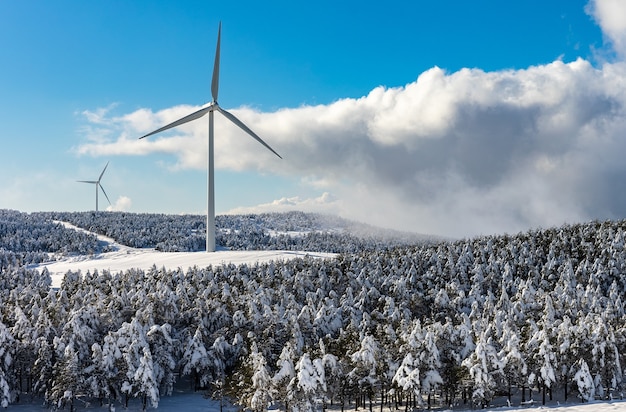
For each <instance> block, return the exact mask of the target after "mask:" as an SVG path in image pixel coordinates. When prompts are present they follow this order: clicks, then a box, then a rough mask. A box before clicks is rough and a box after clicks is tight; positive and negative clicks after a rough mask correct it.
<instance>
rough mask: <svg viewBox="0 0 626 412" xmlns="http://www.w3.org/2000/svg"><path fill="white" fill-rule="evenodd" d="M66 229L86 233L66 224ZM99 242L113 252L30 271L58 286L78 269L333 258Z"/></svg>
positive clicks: (104, 239) (102, 238)
mask: <svg viewBox="0 0 626 412" xmlns="http://www.w3.org/2000/svg"><path fill="white" fill-rule="evenodd" d="M61 223H63V225H65V226H66V227H70V228H72V229H75V230H81V231H85V230H84V229H80V228H77V227H75V226H72V225H70V224H68V223H64V222H61ZM97 236H98V239H99V240H100V242H103V243H105V244H107V245H109V246H111V247H112V248H113V249H114V251H112V252H106V253H99V254H95V255H90V256H73V257H66V258H63V259H62V260H58V261H55V262H46V263H42V264H39V265H33V266H30V268H32V269H39V270H41V269H43V268H44V267H46V268H48V272H49V273H50V276H51V277H52V286H53V287H59V286H60V285H61V281H62V280H63V276H64V275H65V274H66V273H67V271H69V270H72V271H77V270H80V271H81V272H82V273H87V271H91V272H93V271H94V270H96V269H97V270H98V271H102V270H109V271H111V273H118V272H120V271H121V272H123V271H125V270H127V269H131V268H135V269H144V270H148V269H150V268H151V267H152V266H154V265H156V267H157V268H159V269H160V268H162V267H164V268H166V269H178V268H181V269H183V270H186V269H187V268H190V267H194V266H197V267H207V266H209V265H211V266H218V265H222V264H229V263H232V264H235V265H240V264H244V263H246V264H250V265H251V264H255V263H257V262H258V263H265V262H269V261H278V260H287V259H292V258H295V257H304V256H311V257H317V258H326V257H333V256H335V254H333V253H317V252H298V251H285V250H282V251H281V250H257V251H247V250H236V251H233V250H217V251H215V252H213V253H206V252H160V251H158V250H154V249H136V248H131V247H128V246H124V245H121V244H119V243H116V242H115V240H114V239H111V238H108V237H106V236H102V235H97Z"/></svg>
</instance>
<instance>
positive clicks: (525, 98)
mask: <svg viewBox="0 0 626 412" xmlns="http://www.w3.org/2000/svg"><path fill="white" fill-rule="evenodd" d="M623 4H626V3H622V2H617V1H610V0H596V1H594V2H593V3H591V6H590V10H592V13H593V15H594V16H595V17H596V19H597V21H598V22H599V24H600V25H601V26H602V28H603V30H604V31H605V33H606V35H607V36H608V37H609V38H610V39H611V40H612V41H613V43H614V44H615V47H616V48H619V47H622V45H626V43H625V42H623V38H624V37H623V36H624V33H626V12H621V8H622V7H624V6H623ZM617 9H620V10H617ZM613 14H615V15H616V16H613ZM620 53H621V52H620ZM199 108H200V107H196V106H177V107H173V108H170V109H166V110H162V111H158V112H153V111H151V110H149V109H140V110H137V111H135V112H132V113H128V114H125V115H123V116H118V117H113V116H111V117H108V118H106V112H105V113H104V115H99V116H98V117H97V122H96V121H93V124H92V125H93V126H94V127H95V126H98V130H99V131H98V133H97V136H95V137H94V138H92V139H89V138H88V139H87V143H85V144H83V145H81V146H80V147H77V148H76V149H75V150H76V152H77V153H79V154H89V155H93V156H99V155H120V154H125V155H148V154H150V153H167V154H171V155H172V156H173V157H174V158H175V159H176V163H175V166H174V167H176V168H193V169H204V168H205V167H206V133H207V132H206V129H207V122H206V119H202V120H196V121H194V122H192V123H188V124H186V125H185V126H183V127H181V128H178V129H174V130H173V131H171V132H169V134H163V135H159V136H153V137H150V138H147V139H144V140H142V141H138V140H136V137H137V136H139V135H141V134H143V133H145V132H148V131H150V130H151V129H154V128H156V127H159V126H160V125H163V124H166V123H168V122H170V121H173V120H174V119H176V118H178V117H181V116H183V115H185V114H188V113H191V112H192V111H194V110H197V109H199ZM231 112H232V113H233V114H235V115H236V116H238V117H239V118H240V119H241V120H242V121H244V122H245V123H246V124H248V125H249V126H251V127H252V129H253V130H255V131H256V132H257V133H258V134H259V135H260V136H262V137H263V139H264V140H265V141H266V142H267V143H268V144H270V145H271V146H272V147H273V148H274V149H275V150H276V151H277V152H278V153H280V154H281V155H282V156H283V158H284V160H282V161H281V160H279V159H277V158H276V157H275V156H274V155H273V154H272V153H271V152H269V151H267V150H266V149H265V148H263V147H261V146H260V145H259V144H258V143H257V142H255V141H254V140H252V139H251V138H249V137H248V136H247V135H245V133H244V132H242V131H241V130H239V129H238V128H237V127H236V126H234V125H232V124H230V123H229V122H228V121H227V119H225V118H224V117H222V116H221V115H220V114H216V115H215V118H216V124H215V128H216V143H215V150H216V167H217V168H222V169H231V170H259V171H263V172H264V173H270V174H276V175H281V176H297V177H299V178H300V179H301V181H302V183H303V185H306V186H308V187H310V188H314V189H316V190H319V191H323V192H329V193H333V195H334V198H333V199H331V200H328V199H326V200H324V201H320V200H319V199H300V198H298V197H289V196H286V197H285V198H284V199H279V200H277V201H275V202H271V203H268V204H265V205H259V206H256V207H254V208H245V209H244V208H242V209H236V210H234V211H232V212H243V211H250V210H255V211H269V210H291V209H295V208H300V209H304V210H312V211H321V212H330V213H337V214H340V215H342V216H344V217H348V218H355V219H358V220H363V221H367V222H370V223H374V224H378V225H383V226H388V227H395V228H398V229H405V230H407V229H411V230H415V231H419V232H424V233H433V234H442V235H452V236H466V235H472V234H477V233H493V232H503V231H508V232H512V231H519V230H525V229H527V228H529V227H537V226H549V225H558V224H561V223H563V222H566V221H568V222H571V221H580V220H588V219H594V218H598V219H604V218H624V217H626V179H625V178H626V163H625V162H623V160H622V157H623V153H625V152H626V140H625V139H624V137H623V136H625V135H626V120H625V119H626V65H625V64H624V63H622V62H615V63H605V64H603V65H602V66H601V67H594V66H593V65H592V64H591V63H590V62H588V61H585V60H582V59H578V60H576V61H573V62H569V63H566V62H562V61H555V62H553V63H550V64H546V65H539V66H532V67H529V68H527V69H524V70H505V71H497V72H484V71H482V70H478V69H463V70H460V71H458V72H454V73H446V72H445V71H443V70H441V69H439V68H437V67H435V68H432V69H430V70H428V71H426V72H424V73H422V74H421V75H420V76H419V77H418V78H417V80H416V81H415V82H412V83H409V84H407V85H406V86H404V87H397V88H383V87H378V88H376V89H374V90H372V91H371V92H370V93H369V94H368V95H367V96H363V97H361V98H359V99H341V100H338V101H336V102H334V103H332V104H328V105H318V106H303V107H299V108H286V109H281V110H278V111H275V112H270V113H263V112H259V111H257V110H254V109H251V108H247V107H241V108H237V109H233V110H231ZM98 113H100V112H98ZM87 120H88V121H90V118H87ZM101 128H105V129H106V130H105V132H103V131H102V130H101Z"/></svg>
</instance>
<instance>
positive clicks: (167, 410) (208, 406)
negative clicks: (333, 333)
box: [8, 392, 626, 412]
mask: <svg viewBox="0 0 626 412" xmlns="http://www.w3.org/2000/svg"><path fill="white" fill-rule="evenodd" d="M74 406H75V407H76V408H75V409H76V410H78V411H108V408H107V407H106V406H102V407H100V406H99V405H87V406H86V405H81V404H80V403H78V402H77V403H76V404H75V405H74ZM8 410H9V411H21V412H35V411H38V412H41V411H44V410H47V409H46V408H44V407H43V406H42V405H41V404H18V405H9V407H8ZM65 410H69V407H66V408H65ZM115 410H116V411H128V412H138V411H141V404H140V402H139V401H138V400H137V399H133V400H132V401H131V402H130V403H129V405H128V408H124V407H123V406H121V405H116V407H115ZM148 410H152V411H160V412H220V403H219V401H216V400H211V399H207V398H205V397H204V396H203V395H202V394H201V393H199V392H198V393H189V392H186V393H174V394H173V395H172V396H167V397H162V398H161V400H160V401H159V405H158V408H157V409H154V408H152V407H148ZM328 410H329V411H332V412H338V411H340V410H341V409H338V408H329V409H328ZM373 410H374V412H378V411H380V406H378V407H377V406H374V408H373ZM434 410H435V411H440V412H446V411H451V410H446V409H434ZM468 410H469V409H468ZM476 410H480V411H485V412H488V411H493V412H505V411H554V412H617V411H619V412H623V411H626V401H611V402H608V401H607V402H592V403H585V404H582V403H579V404H567V405H558V406H541V405H535V406H524V407H520V406H518V407H510V408H509V407H500V408H487V409H476ZM236 411H238V409H237V408H236V407H233V406H227V405H224V407H223V412H236ZM351 411H354V407H352V408H349V407H346V408H345V412H351ZM359 411H360V412H369V408H360V409H359ZM459 411H462V409H456V408H455V409H454V412H459ZM384 412H404V408H402V409H398V410H396V409H391V410H390V409H385V410H384Z"/></svg>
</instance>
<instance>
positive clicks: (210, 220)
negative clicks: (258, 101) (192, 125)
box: [140, 22, 282, 252]
mask: <svg viewBox="0 0 626 412" xmlns="http://www.w3.org/2000/svg"><path fill="white" fill-rule="evenodd" d="M221 33H222V23H221V22H220V24H219V28H218V31H217V47H216V50H215V63H214V65H213V78H212V79H211V95H212V97H213V101H212V102H211V103H208V104H206V105H204V107H203V108H202V109H200V110H198V111H195V112H193V113H191V114H189V115H187V116H185V117H182V118H180V119H178V120H176V121H174V122H172V123H170V124H168V125H165V126H163V127H161V128H160V129H157V130H155V131H153V132H150V133H148V134H146V135H143V136H141V137H140V139H143V138H144V137H148V136H151V135H153V134H156V133H159V132H162V131H164V130H168V129H171V128H172V127H176V126H180V125H181V124H185V123H187V122H190V121H192V120H196V119H199V118H200V117H202V116H204V115H205V114H207V113H208V114H209V153H208V154H209V156H208V164H207V169H208V170H207V174H208V177H207V186H208V188H207V189H208V190H207V218H206V251H207V252H215V185H214V178H213V173H214V172H213V169H214V163H213V140H214V139H213V112H214V111H218V112H220V113H221V114H222V115H224V117H226V118H227V119H228V120H230V121H231V122H233V123H234V124H235V125H237V126H239V127H240V128H241V129H242V130H243V131H244V132H246V133H248V134H249V135H250V136H252V137H253V138H254V139H256V141H257V142H259V143H261V144H262V145H263V146H265V147H266V148H267V149H269V150H270V151H271V152H272V153H274V154H275V155H276V156H278V157H279V158H281V159H282V157H281V156H280V155H279V154H278V153H276V151H274V149H272V148H271V147H270V146H269V145H268V144H267V143H265V142H264V141H263V139H261V138H260V137H259V136H257V135H256V133H254V132H253V131H252V130H250V128H249V127H248V126H246V125H245V124H244V123H243V122H242V121H241V120H239V119H238V118H236V117H235V116H234V115H233V114H231V113H229V112H227V111H226V110H224V109H222V108H221V107H220V106H219V105H218V104H217V92H218V88H219V78H220V38H221Z"/></svg>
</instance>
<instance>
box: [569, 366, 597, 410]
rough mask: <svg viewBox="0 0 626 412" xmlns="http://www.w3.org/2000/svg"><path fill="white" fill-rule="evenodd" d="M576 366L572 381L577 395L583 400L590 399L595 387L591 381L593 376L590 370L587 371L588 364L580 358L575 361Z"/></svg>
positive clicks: (592, 397) (587, 400) (592, 396)
mask: <svg viewBox="0 0 626 412" xmlns="http://www.w3.org/2000/svg"><path fill="white" fill-rule="evenodd" d="M576 366H577V369H578V371H577V372H576V374H575V375H574V383H576V387H577V389H578V397H579V398H580V399H581V400H582V401H583V402H589V401H592V400H593V399H594V394H595V391H596V388H595V385H594V383H593V376H591V372H589V366H588V365H587V362H585V360H584V359H580V360H579V361H578V362H577V363H576Z"/></svg>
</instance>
